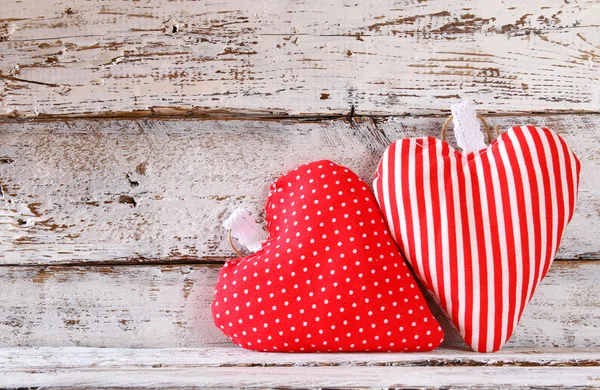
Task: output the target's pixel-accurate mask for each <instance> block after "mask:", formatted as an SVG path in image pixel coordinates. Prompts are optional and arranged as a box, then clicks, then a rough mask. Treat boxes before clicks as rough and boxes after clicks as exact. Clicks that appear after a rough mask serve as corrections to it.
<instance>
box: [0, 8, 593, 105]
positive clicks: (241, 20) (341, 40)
mask: <svg viewBox="0 0 600 390" xmlns="http://www.w3.org/2000/svg"><path fill="white" fill-rule="evenodd" d="M42 3H43V4H42ZM42 3H41V2H39V1H34V0H26V1H21V2H9V3H7V4H4V6H3V10H2V19H0V64H1V65H0V71H1V72H2V73H1V75H0V77H1V79H0V82H1V84H0V88H1V89H0V115H16V116H36V115H69V114H84V113H92V114H95V113H107V112H132V111H142V112H146V113H153V112H156V111H159V112H160V111H163V108H165V109H166V111H167V112H168V113H171V114H173V113H187V112H188V111H193V112H196V113H198V114H200V115H202V114H203V113H204V112H205V110H217V111H221V110H228V111H244V112H250V113H254V114H257V113H263V114H273V113H274V114H285V115H298V114H311V115H312V114H332V113H333V114H335V113H347V112H348V111H349V110H350V107H351V105H355V106H356V107H357V113H369V114H374V113H377V114H390V113H391V114H398V113H403V112H410V113H411V114H423V113H431V112H438V113H439V112H440V111H441V110H445V109H447V107H448V104H449V103H450V102H454V101H456V100H458V99H459V98H462V99H465V98H469V99H473V100H475V101H476V102H477V103H479V104H480V105H481V109H482V110H483V111H496V112H497V111H502V112H507V111H514V112H529V111H532V110H534V111H544V110H587V111H598V110H599V109H600V92H599V91H600V74H599V73H598V71H597V68H598V63H599V62H600V29H599V28H598V26H600V4H599V3H598V2H597V1H595V0H583V1H578V2H564V1H562V0H535V1H527V2H522V1H514V0H511V1H505V2H503V3H490V2H488V1H486V0H458V1H454V2H451V3H449V2H426V1H407V0H396V1H375V0H369V1H362V2H357V3H347V4H346V3H344V4H340V3H339V2H335V1H325V2H324V1H316V0H312V1H309V2H306V1H287V2H285V3H282V2H280V1H277V0H267V1H259V0H250V1H235V2H233V3H232V2H230V1H229V2H227V1H215V2H210V3H206V2H192V3H190V2H187V1H183V0H177V1H167V0H161V1H153V2H152V4H147V3H142V2H121V1H118V0H103V1H95V2H82V3H81V2H80V3H77V4H67V3H64V2H58V1H55V2H50V1H48V2H42ZM74 102H76V104H74Z"/></svg>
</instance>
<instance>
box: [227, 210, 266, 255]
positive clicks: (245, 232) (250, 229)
mask: <svg viewBox="0 0 600 390" xmlns="http://www.w3.org/2000/svg"><path fill="white" fill-rule="evenodd" d="M223 226H224V227H225V229H228V230H231V235H232V236H233V237H234V238H236V239H237V240H238V242H239V243H240V244H241V245H243V246H245V247H246V248H248V250H249V251H251V252H253V253H254V252H256V251H258V250H260V248H261V247H262V243H263V242H264V241H266V240H267V237H268V235H267V232H266V231H265V230H264V229H263V227H262V226H261V225H259V224H258V223H256V221H255V220H254V218H252V216H251V215H250V212H249V211H248V210H246V209H245V208H244V207H243V206H238V208H237V209H235V210H234V212H233V213H231V215H230V216H229V218H227V219H226V220H225V222H223Z"/></svg>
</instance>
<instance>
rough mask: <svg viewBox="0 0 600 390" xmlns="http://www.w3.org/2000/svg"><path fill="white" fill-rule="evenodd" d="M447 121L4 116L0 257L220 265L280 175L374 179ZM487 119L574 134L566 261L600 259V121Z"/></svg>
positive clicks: (7, 260)
mask: <svg viewBox="0 0 600 390" xmlns="http://www.w3.org/2000/svg"><path fill="white" fill-rule="evenodd" d="M443 120H444V118H433V117H431V118H430V117H419V118H412V117H406V118H399V117H395V118H389V119H387V120H383V121H378V123H377V125H376V124H375V123H374V122H373V121H372V120H370V119H368V118H361V119H357V120H355V121H352V122H349V121H348V120H334V121H319V122H314V121H313V122H311V121H300V120H278V121H275V120H271V121H259V120H254V121H251V120H220V121H217V120H151V119H144V120H142V119H138V120H67V121H49V122H46V121H36V122H31V121H25V122H18V121H4V122H0V161H1V162H2V163H1V164H0V184H1V185H2V194H3V198H2V199H0V207H1V208H0V249H1V251H0V263H1V264H5V265H9V264H13V265H18V264H66V263H69V264H72V263H84V262H85V263H90V264H91V263H106V262H109V263H138V262H151V261H154V262H157V261H158V262H164V261H179V262H182V261H186V262H206V261H208V262H215V261H223V260H225V259H228V258H231V257H233V256H234V252H233V251H232V249H231V248H230V246H229V244H228V243H227V240H226V238H225V236H224V233H225V232H224V229H223V228H222V222H223V221H224V219H225V218H227V216H228V215H230V214H231V212H233V210H234V209H235V208H236V207H237V206H238V205H240V204H246V205H247V206H248V207H249V208H250V209H251V210H253V212H255V215H256V216H257V218H258V220H259V222H260V221H262V218H263V217H264V212H263V205H264V202H265V201H266V196H267V193H268V186H269V185H270V183H271V182H272V181H273V180H274V179H276V178H277V177H278V176H279V175H281V174H284V173H285V172H287V171H288V170H290V169H293V168H294V167H295V166H297V165H298V164H303V163H307V162H310V161H313V160H316V159H321V158H328V159H331V160H333V161H335V162H336V163H339V164H343V165H347V166H348V167H350V168H351V169H353V170H354V171H355V172H356V173H357V174H358V175H359V176H361V177H362V178H363V179H364V180H366V181H367V183H368V184H369V185H370V184H371V180H372V177H373V174H374V172H375V167H376V164H377V163H378V160H379V158H380V156H381V154H382V153H383V151H384V150H385V148H386V147H387V145H388V144H389V143H391V142H392V141H394V140H396V139H397V138H398V137H417V136H424V135H437V134H438V133H439V129H440V127H441V124H442V122H443ZM489 120H490V122H491V123H493V124H498V125H500V126H501V127H503V128H505V127H507V126H510V125H515V124H520V123H527V124H535V125H544V126H549V127H551V128H554V129H555V130H557V131H558V132H559V133H560V134H561V135H562V136H563V137H564V138H565V139H566V140H567V142H568V143H569V145H570V146H571V147H572V148H573V149H574V150H575V152H576V153H577V155H578V156H579V158H580V160H581V162H582V181H581V188H580V192H579V194H580V197H579V200H578V203H577V210H576V213H575V216H574V218H573V220H572V222H571V224H570V225H569V228H568V230H567V233H566V235H565V237H564V239H563V242H562V246H561V249H560V252H559V254H558V258H559V259H598V258H600V241H598V240H597V235H598V234H597V233H598V229H597V226H598V225H599V222H600V216H599V210H600V175H598V174H597V172H598V170H599V169H600V162H599V160H598V157H597V156H598V155H600V116H598V115H557V116H529V117H522V116H502V117H492V118H490V119H489ZM133 202H135V204H133Z"/></svg>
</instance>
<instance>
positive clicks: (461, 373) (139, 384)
mask: <svg viewBox="0 0 600 390" xmlns="http://www.w3.org/2000/svg"><path fill="white" fill-rule="evenodd" d="M599 375H600V368H598V367H369V366H363V367H349V366H346V367H292V368H290V367H221V368H205V367H202V368H180V369H173V368H160V366H159V367H157V368H146V369H139V370H119V369H108V370H105V369H93V370H81V371H80V370H71V369H67V370H59V371H49V372H31V371H30V370H27V371H23V372H8V373H5V374H4V375H2V377H0V384H2V385H3V386H4V387H7V388H17V387H18V388H32V387H33V388H38V387H43V388H44V389H48V388H50V389H52V388H61V389H64V388H69V389H75V388H89V387H93V388H96V387H100V388H105V387H110V388H119V389H123V388H125V389H130V388H136V389H140V388H157V387H158V388H172V389H175V388H182V387H183V388H186V389H188V388H194V389H196V388H207V387H208V388H219V389H222V388H236V389H239V388H261V389H271V388H274V389H282V388H335V389H339V388H384V389H388V388H394V389H396V388H397V389H405V388H407V389H415V388H423V389H447V388H459V389H467V388H474V389H481V388H490V387H492V388H510V389H540V388H544V389H551V388H555V389H564V388H578V389H579V388H582V389H591V388H596V387H597V386H600V379H598V378H599Z"/></svg>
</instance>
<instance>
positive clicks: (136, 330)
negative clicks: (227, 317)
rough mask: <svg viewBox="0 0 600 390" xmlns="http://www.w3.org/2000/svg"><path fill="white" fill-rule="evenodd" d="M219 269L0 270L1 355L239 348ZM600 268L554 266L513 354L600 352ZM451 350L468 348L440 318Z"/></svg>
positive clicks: (514, 340) (520, 330)
mask: <svg viewBox="0 0 600 390" xmlns="http://www.w3.org/2000/svg"><path fill="white" fill-rule="evenodd" d="M219 268H220V267H219V266H217V265H213V266H201V265H177V266H175V265H174V266H154V265H152V266H151V265H130V266H103V267H99V266H86V267H83V266H82V267H80V266H52V267H40V266H17V267H12V266H4V267H0V286H1V287H0V291H1V293H0V347H38V346H87V347H132V348H171V347H211V346H213V347H214V346H226V345H231V343H230V342H229V341H228V340H227V339H226V338H225V336H224V335H223V334H221V332H220V331H219V330H217V329H216V328H215V327H214V325H213V323H212V318H211V314H210V304H211V302H212V298H213V286H214V284H215V282H216V279H217V274H218V271H219ZM598 280H600V267H598V264H597V263H596V262H591V261H589V262H585V261H572V262H567V261H563V262H556V263H554V265H553V266H552V268H551V270H550V272H549V273H548V276H547V277H546V278H545V279H544V281H543V282H542V284H541V285H540V287H539V288H538V290H537V292H536V295H535V296H534V298H533V300H532V302H531V303H530V304H529V306H528V307H527V309H526V310H525V313H524V315H523V318H522V320H521V323H520V324H519V326H518V327H517V329H516V330H515V333H514V334H513V337H512V338H511V340H510V341H509V343H508V344H507V347H518V348H527V349H533V348H554V347H560V348H591V347H594V348H596V347H600V337H599V336H598V329H599V328H600V302H599V301H598V299H597V297H598V296H599V295H600V285H598ZM434 314H436V317H437V318H438V319H440V322H442V326H443V327H444V330H445V333H446V341H445V344H444V346H446V347H463V348H464V344H463V343H462V342H461V341H460V338H459V337H458V335H457V332H456V330H455V329H454V328H453V327H452V326H451V325H450V324H449V322H448V321H447V320H444V319H443V316H442V315H440V313H439V310H438V311H434Z"/></svg>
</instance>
